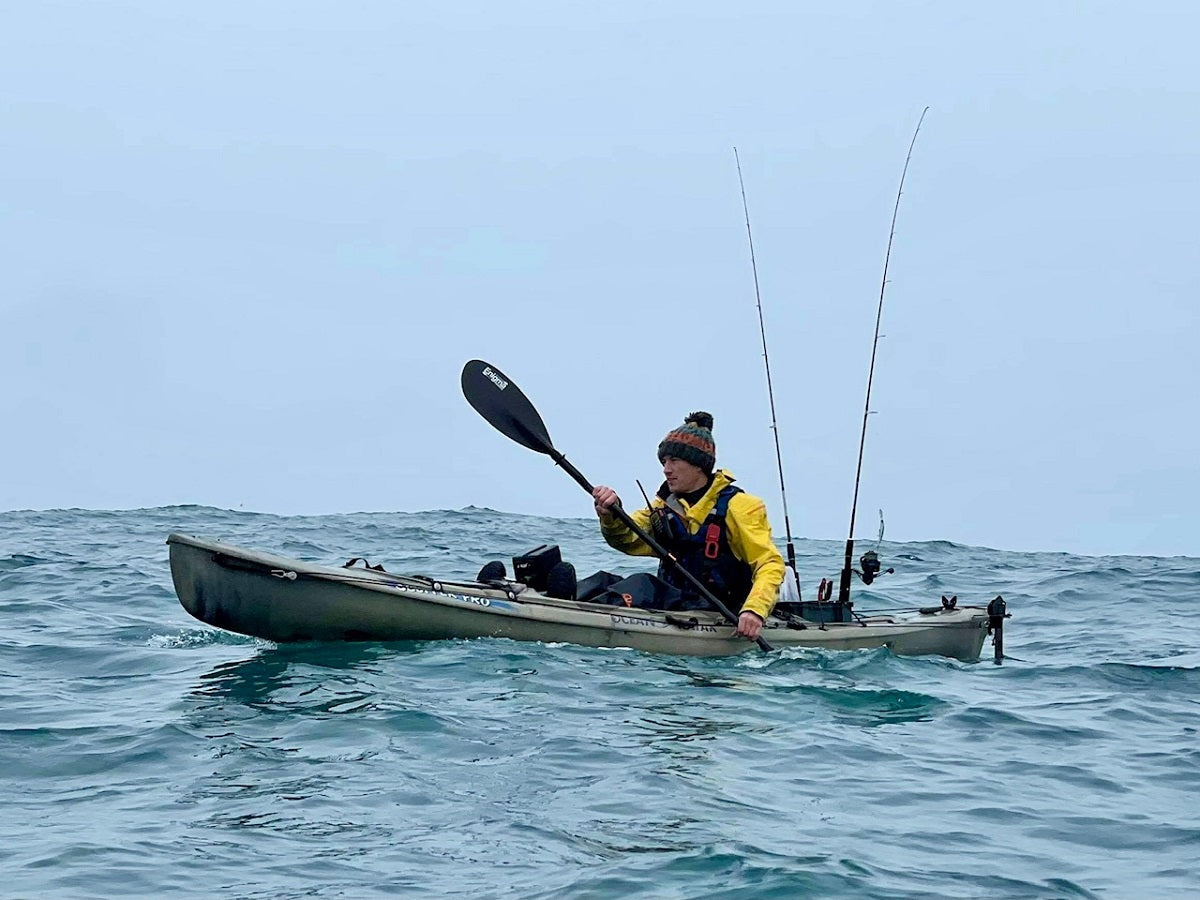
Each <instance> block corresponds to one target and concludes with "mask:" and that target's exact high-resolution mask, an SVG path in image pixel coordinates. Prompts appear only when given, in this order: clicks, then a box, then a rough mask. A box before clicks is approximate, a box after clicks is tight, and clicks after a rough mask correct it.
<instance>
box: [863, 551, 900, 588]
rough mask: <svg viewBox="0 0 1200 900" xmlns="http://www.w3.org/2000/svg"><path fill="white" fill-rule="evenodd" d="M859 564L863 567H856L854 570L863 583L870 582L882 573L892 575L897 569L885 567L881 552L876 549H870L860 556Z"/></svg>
mask: <svg viewBox="0 0 1200 900" xmlns="http://www.w3.org/2000/svg"><path fill="white" fill-rule="evenodd" d="M858 564H859V565H860V566H862V568H861V569H854V570H853V571H854V574H855V575H857V576H858V577H859V578H861V579H862V583H863V584H870V583H871V582H872V581H874V580H875V579H876V578H878V577H879V576H880V575H891V574H892V573H894V572H895V571H896V570H895V569H893V568H892V567H891V566H888V568H887V569H884V568H883V565H882V563H880V562H879V554H878V553H876V552H875V551H874V550H868V551H867V552H866V553H864V554H863V555H862V556H860V557H859V559H858Z"/></svg>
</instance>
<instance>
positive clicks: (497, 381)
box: [483, 366, 508, 390]
mask: <svg viewBox="0 0 1200 900" xmlns="http://www.w3.org/2000/svg"><path fill="white" fill-rule="evenodd" d="M483 374H484V375H486V376H487V377H488V378H489V379H490V380H491V382H492V384H494V385H495V386H496V387H498V388H500V390H504V389H505V388H506V387H508V382H507V381H505V380H504V379H503V378H501V377H500V376H499V375H497V374H496V373H495V372H493V371H492V367H491V366H484V367H483Z"/></svg>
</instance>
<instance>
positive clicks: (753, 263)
mask: <svg viewBox="0 0 1200 900" xmlns="http://www.w3.org/2000/svg"><path fill="white" fill-rule="evenodd" d="M733 160H734V162H735V163H737V173H738V185H739V186H740V187H741V189H742V209H743V211H745V213H746V238H747V239H748V240H749V242H750V270H751V271H752V272H753V273H754V299H755V302H756V303H757V304H758V330H759V332H760V333H761V334H762V348H763V366H764V367H765V368H766V370H767V398H768V399H769V400H770V402H771V430H772V431H773V432H775V461H776V463H777V464H778V466H779V494H780V497H781V498H782V500H783V528H784V531H785V533H786V534H787V564H788V568H790V569H791V570H792V577H793V578H794V579H795V581H796V599H797V600H799V599H800V571H799V570H798V569H797V568H796V546H795V544H793V543H792V522H791V519H790V518H789V517H788V506H787V488H786V487H785V486H784V483H783V454H782V453H781V452H780V450H779V425H778V423H777V422H776V419H775V391H774V390H773V389H772V387H771V358H770V357H769V356H768V355H767V326H766V325H764V324H763V309H762V293H761V292H760V291H759V289H758V262H757V260H756V259H755V258H754V235H753V234H751V233H750V205H749V204H748V203H747V202H746V182H745V181H744V180H743V179H742V161H741V159H739V158H738V152H737V147H734V148H733Z"/></svg>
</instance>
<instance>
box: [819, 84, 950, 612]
mask: <svg viewBox="0 0 1200 900" xmlns="http://www.w3.org/2000/svg"><path fill="white" fill-rule="evenodd" d="M927 112H929V107H928V106H927V107H925V108H924V109H923V110H921V118H919V119H917V127H916V129H914V131H913V136H912V140H911V141H910V142H909V144H908V156H906V157H905V158H904V168H903V169H902V170H901V172H900V187H899V188H897V190H896V204H895V206H893V207H892V227H891V230H890V231H889V232H888V241H887V252H886V253H885V254H884V257H883V280H882V281H881V282H880V285H879V308H878V309H877V310H876V312H875V339H874V341H873V342H872V343H871V367H870V369H869V370H868V371H867V401H866V403H865V404H864V406H863V423H862V437H861V438H859V441H858V468H857V469H856V470H855V473H854V501H853V502H852V503H851V504H850V534H849V536H848V537H847V538H846V560H845V563H844V564H843V566H842V576H841V580H840V582H839V583H838V603H848V602H849V601H850V574H851V572H853V571H854V567H853V565H854V564H853V562H852V557H853V556H854V516H855V513H856V512H857V511H858V485H859V481H860V480H861V479H862V461H863V449H864V448H865V447H866V444H867V417H868V416H869V415H870V414H871V384H872V383H873V382H874V380H875V351H876V350H878V349H879V323H880V322H881V321H882V319H883V295H884V292H885V291H886V290H887V276H888V264H889V263H890V262H891V260H892V239H893V238H894V237H895V236H896V216H897V215H898V214H899V212H900V196H901V195H902V194H903V193H904V178H905V176H906V175H908V163H909V161H910V160H911V159H912V153H913V147H915V146H916V144H917V135H918V134H920V132H921V123H922V122H924V121H925V113H927ZM882 518H883V517H882V515H881V516H880V519H881V520H882ZM882 537H883V535H882V529H881V532H880V538H881V539H882ZM871 563H872V564H873V569H874V571H871V572H867V571H865V570H866V569H867V568H868V567H867V564H866V563H865V562H864V564H863V568H864V572H863V575H862V577H863V580H864V581H865V582H866V583H867V584H870V583H871V581H872V580H873V579H874V577H875V575H877V574H878V572H879V560H878V559H877V558H876V559H872V560H871Z"/></svg>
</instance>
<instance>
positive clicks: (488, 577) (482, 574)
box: [475, 559, 508, 584]
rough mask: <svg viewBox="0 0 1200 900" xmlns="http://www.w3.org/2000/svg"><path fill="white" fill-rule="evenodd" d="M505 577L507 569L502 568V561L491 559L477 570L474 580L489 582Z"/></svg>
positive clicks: (501, 579) (481, 582) (482, 582)
mask: <svg viewBox="0 0 1200 900" xmlns="http://www.w3.org/2000/svg"><path fill="white" fill-rule="evenodd" d="M507 577H508V570H507V569H505V568H504V563H502V562H500V560H498V559H493V560H492V561H491V562H489V563H485V564H484V566H483V568H482V569H480V570H479V574H478V575H476V576H475V580H476V581H477V582H479V583H480V584H491V583H492V582H493V581H503V580H504V579H505V578H507Z"/></svg>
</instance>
